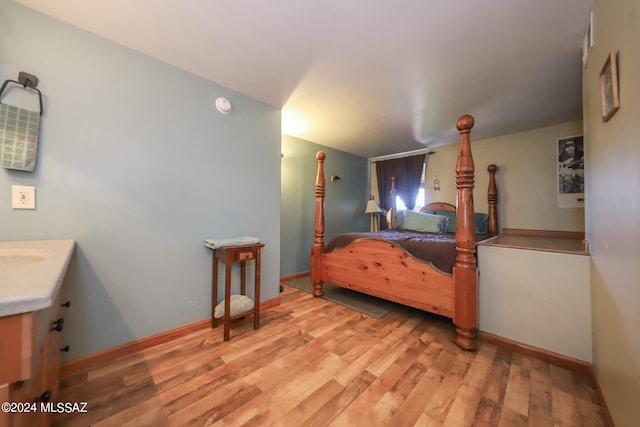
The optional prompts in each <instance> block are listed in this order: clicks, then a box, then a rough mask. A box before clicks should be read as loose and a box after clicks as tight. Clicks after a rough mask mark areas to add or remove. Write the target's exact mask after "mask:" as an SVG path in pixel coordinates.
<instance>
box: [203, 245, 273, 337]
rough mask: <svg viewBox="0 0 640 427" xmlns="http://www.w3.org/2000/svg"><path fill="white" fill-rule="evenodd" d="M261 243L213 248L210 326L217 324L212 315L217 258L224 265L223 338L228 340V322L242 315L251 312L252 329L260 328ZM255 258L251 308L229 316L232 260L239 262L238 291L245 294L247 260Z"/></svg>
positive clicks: (216, 292) (213, 326) (215, 290)
mask: <svg viewBox="0 0 640 427" xmlns="http://www.w3.org/2000/svg"><path fill="white" fill-rule="evenodd" d="M263 246H264V244H263V243H256V244H252V245H242V246H223V247H220V248H216V249H213V259H212V264H213V266H212V277H211V293H212V298H211V327H212V328H215V327H216V326H217V320H218V319H216V318H215V317H214V314H213V313H214V310H215V307H216V305H218V260H222V262H224V263H225V264H226V266H225V281H224V316H223V320H224V340H225V341H229V323H230V322H231V320H233V319H237V318H240V317H244V316H246V315H248V314H252V313H253V329H256V330H257V329H259V328H260V249H261V248H262V247H263ZM249 260H255V262H256V269H255V279H254V285H255V290H254V301H253V310H249V311H245V312H243V313H239V314H236V315H234V316H231V266H232V264H233V263H234V262H239V263H240V293H241V294H242V295H246V294H247V289H246V288H247V285H246V279H247V265H246V263H247V261H249Z"/></svg>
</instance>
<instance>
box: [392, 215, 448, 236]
mask: <svg viewBox="0 0 640 427" xmlns="http://www.w3.org/2000/svg"><path fill="white" fill-rule="evenodd" d="M403 216H404V220H403V222H402V227H401V228H403V229H405V230H415V231H423V232H429V233H446V232H447V228H448V227H449V218H448V217H446V216H444V215H434V214H428V213H422V212H413V211H406V212H405V213H404V215H403Z"/></svg>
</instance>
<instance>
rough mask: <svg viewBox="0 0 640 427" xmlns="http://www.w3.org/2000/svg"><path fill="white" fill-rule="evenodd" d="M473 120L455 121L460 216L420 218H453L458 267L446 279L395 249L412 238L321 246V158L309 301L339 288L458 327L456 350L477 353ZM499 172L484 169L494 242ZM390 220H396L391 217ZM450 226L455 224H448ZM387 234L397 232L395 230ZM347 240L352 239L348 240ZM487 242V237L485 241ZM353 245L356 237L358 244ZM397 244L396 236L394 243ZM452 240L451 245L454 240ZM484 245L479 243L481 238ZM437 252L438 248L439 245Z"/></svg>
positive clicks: (434, 207)
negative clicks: (447, 320) (435, 316)
mask: <svg viewBox="0 0 640 427" xmlns="http://www.w3.org/2000/svg"><path fill="white" fill-rule="evenodd" d="M473 124H474V119H473V117H472V116H470V115H465V116H462V117H460V118H459V119H458V122H457V128H458V130H459V131H460V149H459V153H458V160H457V165H456V187H457V210H456V208H455V207H454V206H453V205H450V204H446V203H433V204H429V205H427V206H425V207H423V208H422V209H421V210H423V211H432V212H433V211H437V212H441V213H446V212H443V211H449V212H451V213H452V215H453V217H455V224H456V225H455V235H453V234H452V233H451V234H450V236H449V237H450V243H449V244H450V245H451V246H450V247H451V250H452V251H454V256H455V261H454V262H452V264H453V267H452V268H451V271H449V272H447V271H443V270H441V269H439V268H437V267H435V266H434V264H433V263H432V262H430V261H423V260H421V259H419V258H418V257H417V256H416V255H414V252H410V251H407V250H406V249H404V248H403V247H402V246H401V243H398V242H399V241H406V240H410V241H412V242H413V241H414V240H415V239H414V236H409V237H408V238H407V237H406V236H405V235H400V236H399V239H396V241H390V240H382V238H383V237H381V236H382V234H384V233H385V232H384V231H382V232H377V233H364V234H366V235H368V237H366V238H355V240H353V239H352V240H351V241H349V242H348V243H345V244H344V246H340V247H337V246H335V245H332V244H330V245H329V246H326V245H325V244H324V231H325V225H324V224H325V218H324V197H325V178H324V160H325V158H326V155H325V153H323V152H322V151H320V152H318V154H317V155H316V159H317V161H318V175H317V178H316V187H315V197H316V209H315V223H314V234H315V240H314V243H313V246H312V247H311V280H312V282H313V287H314V290H313V294H314V295H315V296H322V284H323V283H324V282H327V283H332V284H334V285H337V286H341V287H345V288H348V289H352V290H355V291H358V292H362V293H365V294H369V295H373V296H376V297H379V298H383V299H386V300H390V301H394V302H397V303H400V304H404V305H407V306H410V307H414V308H418V309H421V310H425V311H428V312H432V313H436V314H440V315H443V316H446V317H449V318H451V319H452V320H453V323H454V324H455V325H456V333H457V337H456V343H457V345H458V346H459V347H461V348H463V349H465V350H475V349H476V337H477V327H478V325H477V319H478V316H477V281H478V273H477V268H476V258H475V252H476V240H477V238H478V237H477V236H476V231H477V230H476V229H475V225H474V208H473V187H474V165H473V158H472V155H471V144H470V139H469V133H470V131H471V128H472V127H473ZM496 169H497V168H496V166H495V165H491V166H489V168H488V170H489V174H490V180H489V189H488V202H489V214H488V234H489V236H492V235H496V234H497V232H498V222H497V209H496V203H497V189H496V183H495V177H494V175H495V172H496ZM392 217H393V218H395V216H393V215H392ZM452 219H453V218H452ZM391 232H392V233H391V234H398V233H400V231H395V230H392V231H391ZM347 234H350V233H347ZM422 234H425V235H428V234H430V235H431V236H432V238H435V240H446V238H445V237H443V236H444V235H443V234H439V235H436V234H435V233H422ZM489 236H487V235H484V237H485V238H486V237H489ZM356 237H358V236H356ZM397 237H398V236H397ZM454 237H455V239H454ZM480 238H482V237H480ZM436 243H438V244H439V242H436Z"/></svg>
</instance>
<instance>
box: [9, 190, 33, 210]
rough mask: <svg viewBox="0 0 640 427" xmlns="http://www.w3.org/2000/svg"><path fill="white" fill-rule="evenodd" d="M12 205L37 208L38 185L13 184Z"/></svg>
mask: <svg viewBox="0 0 640 427" xmlns="http://www.w3.org/2000/svg"><path fill="white" fill-rule="evenodd" d="M11 207H12V208H13V209H35V208H36V187H33V186H26V185H12V186H11Z"/></svg>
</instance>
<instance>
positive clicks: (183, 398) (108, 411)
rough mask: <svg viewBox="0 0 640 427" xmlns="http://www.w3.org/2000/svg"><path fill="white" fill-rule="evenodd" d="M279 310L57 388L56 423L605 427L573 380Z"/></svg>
mask: <svg viewBox="0 0 640 427" xmlns="http://www.w3.org/2000/svg"><path fill="white" fill-rule="evenodd" d="M284 289H285V290H284V292H282V294H281V304H280V305H279V306H276V307H272V308H270V309H268V310H265V311H264V312H263V313H262V319H261V322H260V324H261V328H260V330H258V331H254V330H253V329H252V320H251V318H247V319H245V320H243V321H241V322H240V323H236V324H234V325H232V328H231V340H230V341H229V342H227V343H225V342H223V340H222V329H221V327H218V328H217V329H214V330H212V329H205V330H202V331H198V332H195V333H193V334H191V335H189V336H186V337H183V338H179V339H176V340H174V341H172V342H169V343H166V344H161V345H158V346H156V347H153V348H150V349H147V350H144V351H141V352H139V353H136V354H133V355H130V356H126V357H122V358H119V359H115V360H113V361H112V362H111V363H108V364H106V365H104V366H99V367H97V368H94V369H90V370H88V371H86V372H80V373H77V374H74V375H71V376H67V377H64V378H62V379H61V391H60V393H59V401H63V402H87V412H86V413H80V414H56V415H55V416H54V418H53V422H54V425H60V426H87V425H92V426H123V427H124V426H130V425H136V426H165V425H166V426H185V425H194V426H200V425H207V426H208V425H212V426H239V425H250V426H262V425H276V426H287V427H288V426H298V425H300V426H325V425H330V426H360V425H361V426H413V425H420V426H422V425H425V426H426V425H428V426H439V425H447V426H455V427H461V426H471V425H473V426H535V427H538V426H581V427H582V426H605V425H606V423H605V418H604V417H603V412H602V408H601V407H600V405H599V403H598V399H597V395H596V393H595V391H594V384H593V383H592V382H591V379H590V377H589V376H587V375H582V374H578V373H575V372H572V371H570V370H567V369H564V368H559V367H556V366H553V365H550V364H549V363H546V362H542V361H539V360H537V359H533V358H530V357H527V356H522V355H520V354H517V353H514V352H512V351H510V350H506V349H503V348H500V347H496V346H495V345H493V344H488V343H483V344H482V345H481V346H480V350H479V351H478V352H473V353H471V352H465V351H462V350H460V349H459V348H458V347H456V346H455V344H454V343H453V338H454V330H453V326H452V324H451V322H450V321H449V320H448V319H444V318H441V317H438V316H434V315H430V314H427V313H424V312H420V311H418V310H413V309H409V308H404V307H403V308H401V309H399V310H398V311H396V312H394V313H392V314H390V315H388V316H386V317H385V318H383V319H379V320H377V319H373V318H370V317H367V316H364V315H361V314H360V313H358V312H355V311H352V310H350V309H347V308H345V307H342V306H339V305H336V304H334V303H332V302H329V301H326V300H324V299H321V298H313V297H312V296H311V295H309V294H306V293H303V292H301V291H298V290H296V289H294V288H291V287H289V286H286V285H285V286H284Z"/></svg>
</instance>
